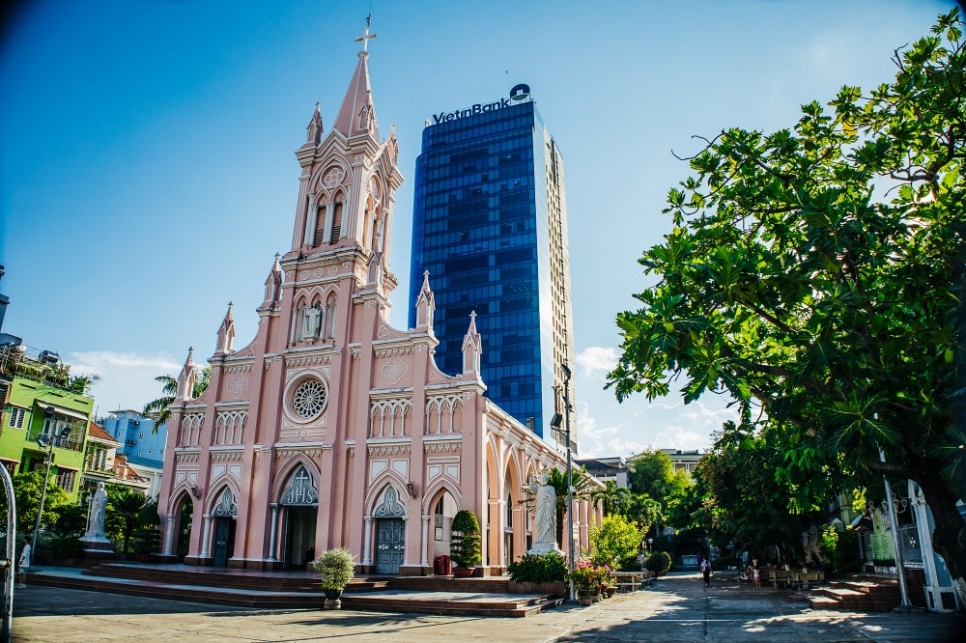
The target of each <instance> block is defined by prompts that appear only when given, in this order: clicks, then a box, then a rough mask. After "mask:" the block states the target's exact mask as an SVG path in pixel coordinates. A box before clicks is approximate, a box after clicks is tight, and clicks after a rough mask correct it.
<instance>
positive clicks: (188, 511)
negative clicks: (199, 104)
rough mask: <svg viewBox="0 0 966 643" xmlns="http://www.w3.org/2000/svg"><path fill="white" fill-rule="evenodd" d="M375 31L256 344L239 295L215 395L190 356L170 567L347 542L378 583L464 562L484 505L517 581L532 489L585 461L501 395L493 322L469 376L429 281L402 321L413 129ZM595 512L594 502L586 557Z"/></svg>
mask: <svg viewBox="0 0 966 643" xmlns="http://www.w3.org/2000/svg"><path fill="white" fill-rule="evenodd" d="M369 37H371V36H370V35H369V32H368V28H367V30H366V33H365V34H364V36H363V38H361V39H360V40H361V42H362V43H363V47H362V51H361V52H360V53H359V60H358V63H357V64H356V68H355V71H354V74H353V76H352V80H351V82H350V85H349V88H348V91H347V92H346V95H345V98H344V100H343V103H342V106H341V108H340V110H339V112H338V115H337V117H336V119H335V121H334V124H333V126H332V128H331V129H330V130H329V131H328V132H327V133H325V132H324V131H323V122H322V115H321V110H320V107H319V106H318V105H316V109H315V112H314V114H313V115H312V118H311V120H310V122H309V124H308V127H307V136H306V141H305V144H304V145H302V146H301V147H300V148H299V149H298V150H297V151H296V157H297V159H298V162H299V164H300V166H301V175H300V181H299V193H298V197H297V201H296V208H295V220H294V226H293V235H292V246H291V248H290V250H289V251H288V252H286V253H285V254H284V255H281V256H279V255H276V257H275V261H274V263H273V264H272V266H271V269H270V270H269V273H268V278H267V279H266V281H265V284H264V297H263V301H262V303H261V305H260V306H259V307H258V308H257V314H258V318H259V322H258V330H257V333H256V336H255V338H254V340H253V341H252V342H251V343H249V344H248V345H247V346H244V347H241V348H238V349H237V350H236V348H235V329H234V313H233V309H232V306H231V304H229V306H228V311H227V313H226V315H225V318H224V320H223V321H222V324H221V327H220V329H219V331H218V342H217V349H216V351H215V353H214V354H213V355H212V356H211V357H209V358H208V360H207V362H208V364H209V365H210V366H211V380H210V384H209V387H208V389H207V391H206V392H205V393H204V394H203V395H202V396H201V397H200V398H197V399H192V397H191V392H192V388H193V383H194V378H195V364H194V356H193V353H192V351H191V350H189V352H188V357H187V360H186V362H185V365H184V368H183V369H182V372H181V375H180V376H179V378H178V384H179V388H178V394H177V397H176V399H175V401H174V403H173V404H172V405H171V407H170V409H171V413H172V415H171V420H170V422H169V427H170V429H169V431H168V439H167V444H166V450H165V460H164V473H163V482H162V490H161V493H160V497H159V505H158V506H159V513H160V514H161V529H162V538H161V550H162V551H161V554H162V557H163V559H165V560H183V561H184V562H186V563H189V564H195V565H214V566H229V567H245V568H256V569H284V568H304V567H305V565H306V564H307V563H308V562H309V561H311V560H312V559H313V558H315V556H316V555H317V554H318V553H321V552H322V551H324V550H326V549H330V548H332V547H346V548H348V549H349V550H350V551H351V552H352V553H353V554H354V555H355V557H356V560H357V565H358V567H357V569H358V570H359V572H360V573H373V574H400V575H422V574H431V573H432V571H433V560H434V558H435V557H436V556H438V555H441V554H448V553H449V539H450V531H449V526H450V522H451V521H452V518H453V516H454V515H455V513H456V512H457V511H458V510H460V509H469V510H471V511H473V512H474V513H475V514H476V516H477V518H478V519H479V520H480V524H481V527H482V536H483V563H482V565H481V568H482V569H483V573H486V574H498V573H501V572H502V571H503V570H505V567H506V565H507V564H508V563H509V562H511V561H513V560H514V559H516V558H518V557H519V556H521V555H522V554H524V553H525V552H526V551H527V549H528V548H529V546H530V543H531V539H532V537H533V534H532V530H531V524H532V515H531V514H532V511H533V503H532V501H531V500H530V496H529V494H528V493H527V492H526V491H525V490H524V489H523V487H524V486H525V485H526V483H527V480H528V479H529V478H530V477H531V476H532V475H535V474H537V473H539V472H540V471H542V470H545V469H548V468H559V469H564V468H565V466H566V459H565V457H564V456H563V455H562V454H561V453H560V452H559V451H558V450H557V449H555V448H554V447H553V446H552V445H551V444H549V443H548V442H545V441H544V440H543V439H541V438H540V437H539V436H537V435H536V434H535V433H533V432H532V431H529V430H527V428H526V427H525V426H523V425H522V424H520V422H518V421H517V420H515V419H514V418H512V417H510V416H509V415H508V414H507V413H506V412H504V411H503V410H502V409H501V408H499V407H498V406H496V405H495V404H494V403H492V402H491V401H490V400H489V399H487V398H486V397H485V396H484V392H485V391H486V384H485V383H484V382H483V381H482V379H481V376H480V355H481V351H482V344H483V341H482V340H483V338H481V336H480V334H479V333H478V332H477V330H476V322H475V318H476V313H475V312H474V313H472V314H470V315H469V317H468V318H467V320H466V334H465V336H464V339H463V345H462V355H463V358H462V368H461V370H460V372H458V373H444V372H442V371H441V370H440V369H439V368H438V367H437V366H436V363H435V360H434V350H435V348H436V346H437V344H438V343H439V342H438V340H437V338H436V337H435V334H434V330H433V317H434V312H435V303H434V297H433V291H432V288H431V279H430V275H429V274H424V275H422V276H421V278H422V287H421V288H420V289H419V294H418V297H417V299H416V301H415V302H412V305H414V306H415V309H416V315H415V320H416V323H415V326H414V327H413V328H410V329H407V330H398V329H395V328H393V327H392V326H390V324H389V323H388V322H387V314H388V310H389V306H390V302H389V294H390V293H391V292H392V290H393V289H394V288H395V287H396V285H397V282H396V278H395V276H394V275H393V274H392V272H390V270H389V257H390V249H391V241H392V235H391V232H392V223H393V208H394V204H395V203H394V193H395V191H396V189H397V188H398V187H399V185H400V183H401V182H402V176H401V174H400V172H399V169H398V167H397V160H398V147H397V141H396V136H395V132H394V131H392V132H390V134H389V136H388V138H386V139H385V140H381V139H380V137H379V129H378V125H377V120H376V112H375V106H374V103H373V99H372V92H371V88H370V83H369V70H368V53H367V51H366V43H367V40H368V38H369ZM414 278H419V276H414ZM592 512H593V509H592V508H591V506H590V504H589V502H587V501H575V503H574V516H573V518H574V520H573V522H574V526H575V532H576V534H577V536H576V540H577V543H578V544H579V546H581V547H587V546H588V536H589V534H588V527H589V525H590V524H591V523H592V522H593V520H594V519H595V516H594V515H592ZM563 540H564V547H565V548H566V545H567V540H568V539H567V538H566V537H564V538H563Z"/></svg>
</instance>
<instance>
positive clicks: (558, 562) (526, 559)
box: [506, 552, 567, 583]
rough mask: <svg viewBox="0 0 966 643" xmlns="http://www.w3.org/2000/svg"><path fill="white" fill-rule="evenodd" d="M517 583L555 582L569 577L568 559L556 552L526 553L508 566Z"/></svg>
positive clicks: (507, 569)
mask: <svg viewBox="0 0 966 643" xmlns="http://www.w3.org/2000/svg"><path fill="white" fill-rule="evenodd" d="M506 571H507V574H509V575H510V580H512V581H513V582H515V583H553V582H557V581H563V580H566V578H567V560H566V559H565V558H564V557H563V556H561V555H560V554H558V553H556V552H549V553H547V554H524V555H523V557H522V558H520V560H515V561H513V562H512V563H510V564H509V565H508V566H507V568H506Z"/></svg>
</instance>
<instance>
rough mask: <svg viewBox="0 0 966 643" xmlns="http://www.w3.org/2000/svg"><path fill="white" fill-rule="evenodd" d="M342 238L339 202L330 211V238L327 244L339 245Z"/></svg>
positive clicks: (340, 205) (340, 206)
mask: <svg viewBox="0 0 966 643" xmlns="http://www.w3.org/2000/svg"><path fill="white" fill-rule="evenodd" d="M341 236H342V202H341V201H339V202H338V203H336V204H335V207H334V208H333V209H332V236H331V237H329V239H330V241H329V243H339V238H340V237H341Z"/></svg>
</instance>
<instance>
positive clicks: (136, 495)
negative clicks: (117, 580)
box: [104, 484, 156, 558]
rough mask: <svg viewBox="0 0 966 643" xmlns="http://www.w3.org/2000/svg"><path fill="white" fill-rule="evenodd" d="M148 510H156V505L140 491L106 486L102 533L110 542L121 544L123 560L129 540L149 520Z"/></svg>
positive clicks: (118, 486)
mask: <svg viewBox="0 0 966 643" xmlns="http://www.w3.org/2000/svg"><path fill="white" fill-rule="evenodd" d="M150 509H155V510H156V505H155V503H154V501H153V500H151V498H149V497H148V496H146V495H145V494H144V493H142V492H141V491H139V490H137V489H132V488H131V487H125V486H122V485H116V484H112V485H108V487H107V512H106V515H105V519H104V531H105V532H106V533H107V534H108V536H109V537H110V538H111V540H114V541H120V542H121V555H122V557H123V558H127V554H128V545H129V544H130V542H131V538H132V537H134V536H135V534H136V533H138V531H139V530H142V524H143V523H144V522H145V520H146V519H149V517H148V515H147V512H146V511H145V510H150ZM152 526H153V525H152Z"/></svg>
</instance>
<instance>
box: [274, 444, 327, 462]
mask: <svg viewBox="0 0 966 643" xmlns="http://www.w3.org/2000/svg"><path fill="white" fill-rule="evenodd" d="M322 451H323V449H322V447H311V448H308V447H305V448H297V447H296V448H286V449H278V448H276V450H275V459H276V460H283V459H288V458H293V457H295V456H298V455H304V456H306V457H309V458H321V457H322Z"/></svg>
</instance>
